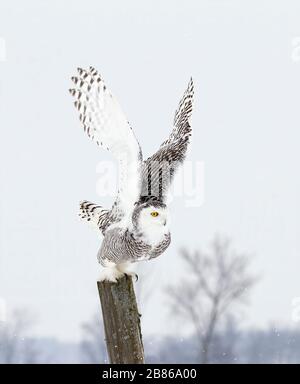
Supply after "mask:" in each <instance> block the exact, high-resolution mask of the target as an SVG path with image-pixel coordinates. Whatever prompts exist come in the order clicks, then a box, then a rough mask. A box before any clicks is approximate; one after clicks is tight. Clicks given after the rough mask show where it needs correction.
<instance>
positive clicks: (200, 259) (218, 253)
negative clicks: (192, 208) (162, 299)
mask: <svg viewBox="0 0 300 384" xmlns="http://www.w3.org/2000/svg"><path fill="white" fill-rule="evenodd" d="M181 255H182V258H183V261H184V263H185V265H186V267H187V270H188V278H185V279H184V280H183V281H182V283H181V285H179V286H178V285H177V286H173V287H168V289H167V293H168V297H169V298H170V299H171V305H172V310H173V312H174V314H175V315H179V316H182V317H183V318H184V319H185V320H187V321H189V322H190V323H191V324H192V325H193V327H194V329H195V332H196V338H197V345H198V353H199V356H198V359H199V361H200V362H201V363H203V364H205V363H208V362H209V359H210V349H211V346H212V343H213V341H214V337H215V336H216V332H217V329H218V327H219V326H220V325H221V323H222V322H223V321H224V320H225V319H226V317H227V316H228V315H229V314H232V313H233V311H232V310H233V309H234V305H237V304H238V303H242V302H243V301H244V299H245V297H246V294H247V292H248V290H249V289H250V287H252V285H253V284H254V282H255V279H254V278H253V277H252V276H251V275H250V273H249V272H248V268H249V258H248V257H247V256H246V255H244V254H240V253H237V252H235V251H234V250H232V248H231V246H230V242H229V240H228V239H224V238H223V239H222V238H220V237H219V236H216V237H215V239H214V240H213V242H212V247H211V252H209V253H205V252H202V251H196V252H195V253H194V254H191V253H189V252H188V251H187V250H186V249H183V250H182V251H181Z"/></svg>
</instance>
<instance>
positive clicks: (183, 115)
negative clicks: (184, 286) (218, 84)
mask: <svg viewBox="0 0 300 384" xmlns="http://www.w3.org/2000/svg"><path fill="white" fill-rule="evenodd" d="M72 81H73V83H74V85H75V88H72V89H70V93H71V95H72V96H73V97H74V99H75V101H74V105H75V108H76V109H77V110H78V113H79V119H80V121H81V123H82V125H83V128H84V131H85V132H86V133H87V135H88V136H89V137H90V138H91V139H92V140H93V141H94V142H95V143H96V144H97V145H99V146H100V147H102V148H104V149H106V150H108V151H110V152H111V153H112V155H113V156H114V157H115V158H116V159H117V161H118V165H119V169H120V180H119V189H118V193H117V197H116V199H115V202H114V204H113V206H112V208H111V209H104V208H103V207H101V206H99V205H97V204H94V203H91V202H89V201H83V202H81V204H80V214H79V215H80V217H81V218H82V219H84V220H86V221H87V222H89V223H91V224H92V225H93V226H94V227H96V228H97V229H98V230H100V231H101V232H102V234H103V235H104V239H103V242H102V245H101V248H100V250H99V252H98V260H99V262H100V264H101V265H102V266H103V269H102V274H101V277H100V280H104V279H107V280H110V281H116V280H117V279H118V278H119V277H120V276H121V275H122V274H123V273H131V272H130V268H129V267H130V265H131V264H132V263H134V262H136V261H141V260H149V259H152V258H155V257H157V256H159V255H160V254H162V253H163V252H164V251H165V250H166V249H167V247H168V246H169V244H170V241H171V235H170V231H169V213H168V208H167V206H166V203H167V194H168V191H169V187H170V184H171V182H172V179H173V177H174V174H175V172H176V170H177V169H178V167H179V166H180V165H181V164H182V163H183V161H184V158H185V155H186V151H187V147H188V144H189V141H190V136H191V125H190V118H191V114H192V108H193V96H194V87H193V81H192V79H191V80H190V82H189V84H188V87H187V89H186V91H185V93H184V95H183V97H182V99H181V101H180V103H179V106H178V109H177V110H176V113H175V117H174V122H173V130H172V132H171V134H170V136H169V137H168V139H167V140H165V141H164V142H163V143H162V144H161V146H160V147H159V149H158V151H157V152H156V153H154V154H153V155H152V156H150V157H149V158H148V159H146V160H145V161H143V156H142V151H141V148H140V145H139V143H138V141H137V139H136V137H135V135H134V132H133V130H132V128H131V126H130V125H129V123H128V121H127V119H126V117H125V115H124V113H123V111H122V109H121V107H120V106H119V104H118V102H117V100H116V99H115V97H114V96H113V94H112V93H111V92H110V91H109V90H108V89H107V87H106V85H105V84H104V81H103V79H102V77H101V76H100V74H99V73H98V71H97V70H96V69H95V68H93V67H90V68H89V69H88V70H85V69H81V68H78V74H77V75H76V76H74V77H72Z"/></svg>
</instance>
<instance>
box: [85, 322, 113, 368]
mask: <svg viewBox="0 0 300 384" xmlns="http://www.w3.org/2000/svg"><path fill="white" fill-rule="evenodd" d="M82 330H83V338H82V341H81V343H80V350H81V356H82V360H83V362H84V363H89V364H100V363H105V362H107V353H106V347H105V341H104V332H103V324H101V322H100V320H99V316H98V315H94V316H93V317H92V319H91V320H90V321H89V322H86V323H84V324H82Z"/></svg>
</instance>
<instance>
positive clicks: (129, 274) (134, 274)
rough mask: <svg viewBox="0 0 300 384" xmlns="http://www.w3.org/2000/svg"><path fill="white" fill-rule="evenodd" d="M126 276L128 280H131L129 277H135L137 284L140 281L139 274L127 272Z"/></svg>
mask: <svg viewBox="0 0 300 384" xmlns="http://www.w3.org/2000/svg"><path fill="white" fill-rule="evenodd" d="M124 275H125V276H126V279H127V278H129V277H134V278H135V282H137V281H138V279H139V276H138V274H137V273H134V272H126V273H124Z"/></svg>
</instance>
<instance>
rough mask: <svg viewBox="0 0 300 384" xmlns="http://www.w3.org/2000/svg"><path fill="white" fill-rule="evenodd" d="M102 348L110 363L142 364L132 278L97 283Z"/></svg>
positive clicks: (137, 314) (138, 315) (138, 323)
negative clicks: (100, 313) (105, 347)
mask: <svg viewBox="0 0 300 384" xmlns="http://www.w3.org/2000/svg"><path fill="white" fill-rule="evenodd" d="M98 291H99V296H100V302H101V308H102V315H103V322H104V330H105V338H106V346H107V351H108V357H109V361H110V363H111V364H144V363H145V359H144V348H143V342H142V333H141V326H140V314H139V312H138V308H137V303H136V297H135V293H134V288H133V283H132V278H131V277H129V276H127V275H125V276H123V277H122V278H120V279H119V280H118V282H117V283H111V282H107V281H101V282H98Z"/></svg>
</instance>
